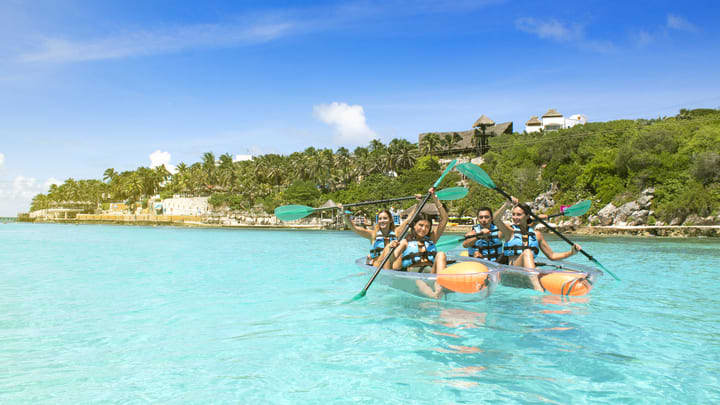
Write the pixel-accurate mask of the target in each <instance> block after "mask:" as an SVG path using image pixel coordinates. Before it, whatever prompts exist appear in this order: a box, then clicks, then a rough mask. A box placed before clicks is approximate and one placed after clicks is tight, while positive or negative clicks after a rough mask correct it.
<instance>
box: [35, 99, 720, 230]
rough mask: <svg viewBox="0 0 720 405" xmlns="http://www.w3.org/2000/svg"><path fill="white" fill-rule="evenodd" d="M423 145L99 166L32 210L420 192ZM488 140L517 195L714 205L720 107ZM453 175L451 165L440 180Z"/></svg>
mask: <svg viewBox="0 0 720 405" xmlns="http://www.w3.org/2000/svg"><path fill="white" fill-rule="evenodd" d="M431 143H432V144H423V145H420V146H419V147H418V145H416V144H413V143H411V142H408V141H407V140H403V139H394V140H392V141H391V142H390V143H389V144H388V145H385V144H383V143H382V142H380V141H377V140H374V141H372V142H371V143H370V145H368V146H367V147H358V148H356V149H355V150H354V151H352V152H350V151H349V150H347V149H345V148H339V149H338V150H336V151H332V150H330V149H315V148H313V147H310V148H307V149H306V150H305V151H303V152H295V153H292V154H290V155H287V156H283V155H276V154H268V155H262V156H257V157H254V158H253V159H252V160H248V161H239V162H233V160H232V156H231V155H229V154H224V155H221V156H220V157H219V158H218V159H216V157H215V155H213V154H212V153H210V152H208V153H205V154H204V155H203V157H202V161H200V162H197V163H193V164H191V165H187V164H185V163H180V164H179V165H178V166H177V169H178V172H177V173H175V174H170V173H169V172H167V170H165V168H163V167H158V168H155V169H151V168H146V167H140V168H138V169H136V170H133V171H126V172H121V173H117V172H115V170H114V169H107V170H106V171H105V173H104V175H103V181H99V180H80V181H76V180H74V179H68V180H66V182H65V183H64V184H63V185H61V186H53V187H52V188H51V189H50V191H49V192H48V194H40V195H38V196H36V197H35V198H34V200H33V203H32V207H31V210H37V209H42V208H48V207H54V206H64V205H68V204H77V203H79V202H80V203H87V204H96V205H99V204H100V203H103V202H126V203H128V204H129V205H130V206H134V205H136V204H144V203H145V201H147V200H148V198H149V197H151V196H153V195H157V194H160V195H161V196H162V197H169V196H172V195H177V194H180V195H188V196H211V199H210V201H211V203H213V204H214V205H216V206H228V207H230V208H232V209H236V210H250V209H253V208H255V209H259V208H262V209H264V210H265V211H266V212H271V211H272V210H273V209H274V208H275V207H277V206H279V205H283V204H291V203H293V204H304V205H311V206H318V205H320V204H322V203H323V202H324V201H326V200H327V199H333V200H335V201H338V202H344V203H349V202H355V201H363V200H376V199H383V198H392V197H399V196H406V195H411V194H414V193H420V192H424V191H425V190H426V189H427V188H428V186H429V185H430V184H431V183H432V182H433V180H434V179H435V178H437V176H438V175H439V173H440V169H441V168H440V165H439V163H438V159H437V158H436V157H433V155H435V154H437V153H438V152H440V151H441V150H440V149H439V148H449V147H450V146H451V145H449V144H443V143H437V142H431ZM490 147H491V149H490V152H488V153H487V154H485V155H484V156H483V158H484V160H485V163H483V165H482V166H483V168H484V169H485V170H486V171H487V172H488V174H489V175H490V176H491V177H492V178H493V179H494V181H495V182H496V183H497V184H498V185H501V186H502V188H504V189H505V190H507V191H508V192H510V193H512V194H514V195H517V196H518V197H520V198H521V199H522V200H525V201H528V200H532V199H533V198H535V196H537V195H538V194H540V193H542V192H545V191H547V190H548V189H549V188H550V187H551V185H552V184H553V183H554V184H555V185H556V186H557V188H558V193H557V194H556V195H555V200H556V202H558V203H561V204H572V203H574V202H577V201H578V200H580V199H586V198H588V199H591V200H592V201H593V203H594V204H593V211H591V212H595V211H597V210H598V209H600V208H602V207H603V206H604V205H606V204H607V203H609V202H615V203H616V204H620V203H622V202H625V201H629V200H631V199H634V198H636V197H637V196H638V195H639V193H640V192H641V191H642V190H644V189H647V188H650V187H652V188H654V189H655V200H654V203H653V204H654V206H653V209H654V212H655V217H656V218H657V219H662V220H664V221H669V220H670V219H671V218H681V219H683V218H685V217H686V216H688V215H690V214H696V215H700V216H707V215H710V214H714V213H715V212H716V211H717V210H718V208H720V110H714V109H699V110H690V111H688V110H681V111H680V113H679V114H678V115H677V116H674V117H667V118H659V119H653V120H644V119H639V120H634V121H633V120H619V121H610V122H601V123H588V124H586V125H582V126H576V127H573V128H570V129H566V130H560V131H556V132H548V133H535V134H512V135H502V136H499V137H496V138H492V139H491V141H490ZM464 157H465V158H473V157H475V156H464ZM459 180H460V175H459V174H457V173H453V175H451V176H448V177H447V178H446V179H445V181H444V183H443V185H442V186H441V187H447V186H450V185H454V183H455V182H458V181H459ZM470 187H471V193H470V194H469V195H468V197H466V198H465V199H463V200H459V201H455V202H451V203H449V208H450V209H451V210H452V211H454V212H455V213H456V214H459V215H463V214H470V213H472V211H473V210H474V209H475V208H477V207H478V206H480V205H490V206H497V205H499V204H500V203H501V202H502V201H501V199H500V197H499V196H498V195H497V194H496V193H494V192H492V191H490V190H487V189H484V188H482V187H480V186H478V185H471V186H470ZM407 204H410V203H407ZM365 209H366V210H367V212H370V211H372V210H374V209H375V208H373V207H367V208H365Z"/></svg>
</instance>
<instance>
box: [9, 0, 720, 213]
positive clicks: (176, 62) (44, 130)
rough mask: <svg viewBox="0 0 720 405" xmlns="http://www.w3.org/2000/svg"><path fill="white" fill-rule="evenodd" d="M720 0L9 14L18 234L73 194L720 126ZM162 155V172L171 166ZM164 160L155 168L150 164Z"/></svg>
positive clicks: (232, 5)
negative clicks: (302, 162) (711, 123)
mask: <svg viewBox="0 0 720 405" xmlns="http://www.w3.org/2000/svg"><path fill="white" fill-rule="evenodd" d="M718 9H719V8H718V7H716V6H715V5H714V4H713V2H710V1H696V2H683V3H679V2H670V1H640V2H628V1H623V2H616V1H586V2H535V1H500V0H498V1H492V0H484V1H471V0H458V1H443V0H434V1H430V0H420V1H401V0H385V1H370V0H366V1H348V2H335V1H316V2H310V1H307V2H292V1H262V2H250V1H212V0H207V1H203V2H182V1H152V0H132V1H131V0H124V1H115V2H110V1H91V0H87V1H73V0H64V1H49V0H33V1H20V0H5V1H3V2H2V3H0V216H3V215H15V214H16V213H17V212H22V211H26V210H27V207H28V206H29V201H30V199H31V198H32V196H33V195H35V194H37V193H39V192H45V191H46V190H47V185H48V184H49V183H51V182H55V181H59V182H62V181H64V180H65V179H66V178H68V177H73V178H76V179H81V178H101V177H102V172H103V171H104V170H105V169H106V168H109V167H112V168H115V169H116V170H118V171H121V170H129V169H135V168H137V167H138V166H141V165H143V166H149V165H151V164H159V163H168V164H170V165H176V164H177V163H179V162H186V163H192V162H196V161H198V160H200V158H201V155H202V153H203V152H206V151H212V152H214V153H216V154H218V155H219V154H222V153H226V152H228V153H231V154H233V155H247V154H263V153H291V152H293V151H299V150H303V149H305V148H306V147H308V146H315V147H330V148H333V149H335V148H337V147H339V146H346V147H348V148H351V149H352V148H353V147H355V146H357V145H364V144H366V143H367V140H369V139H371V138H373V137H376V138H379V139H380V140H382V141H384V142H387V141H389V140H390V139H392V138H395V137H399V138H407V139H409V140H411V141H414V142H415V141H417V135H418V133H420V132H427V131H435V130H465V129H468V128H469V127H470V125H471V124H472V123H473V122H474V121H475V120H476V119H477V118H478V117H479V116H480V115H481V114H486V115H488V116H489V117H491V118H492V119H493V120H495V121H496V122H503V121H509V120H511V121H513V122H514V125H515V129H516V130H522V129H523V124H524V122H525V121H527V119H529V118H530V116H531V115H539V114H542V113H544V112H545V111H547V109H548V108H556V109H558V110H559V111H560V112H562V113H564V114H566V115H570V114H574V113H582V114H585V115H586V116H587V117H588V118H589V120H590V121H606V120H611V119H619V118H638V117H657V116H659V115H673V114H675V113H677V111H678V110H679V109H680V108H696V107H713V108H716V107H720V80H719V79H718V77H720V74H719V73H720V68H719V66H720V64H719V63H718V62H720V60H719V59H720V58H719V57H718V54H720V47H719V46H718V45H719V42H718V39H719V31H720V29H719V28H718V24H717V21H719V20H720V12H718V11H717V10H718ZM153 153H155V154H154V155H153ZM151 155H152V156H153V158H152V160H151Z"/></svg>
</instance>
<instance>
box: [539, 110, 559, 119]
mask: <svg viewBox="0 0 720 405" xmlns="http://www.w3.org/2000/svg"><path fill="white" fill-rule="evenodd" d="M562 116H563V115H562V114H560V113H559V112H557V110H556V109H554V108H551V109H549V110H548V111H547V112H546V113H545V114H543V116H542V117H543V118H553V117H562Z"/></svg>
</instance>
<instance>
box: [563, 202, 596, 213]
mask: <svg viewBox="0 0 720 405" xmlns="http://www.w3.org/2000/svg"><path fill="white" fill-rule="evenodd" d="M591 204H592V203H591V202H590V200H585V201H581V202H579V203H577V204H575V205H573V206H571V207H568V208H565V211H563V215H564V216H566V217H579V216H580V215H585V213H586V212H588V210H589V209H590V205H591Z"/></svg>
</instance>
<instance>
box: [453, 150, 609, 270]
mask: <svg viewBox="0 0 720 405" xmlns="http://www.w3.org/2000/svg"><path fill="white" fill-rule="evenodd" d="M457 169H458V171H459V172H460V173H462V174H464V175H465V176H467V177H468V178H470V179H472V180H473V181H475V182H477V183H479V184H481V185H483V186H485V187H487V188H490V189H493V190H495V191H497V192H498V193H500V194H502V195H503V197H505V198H507V199H508V200H509V199H510V195H509V194H508V193H506V192H505V191H503V190H502V189H500V188H498V187H497V186H496V185H495V183H493V181H492V179H491V178H490V176H488V174H487V173H485V170H483V169H482V168H481V167H480V166H477V165H475V164H472V163H463V164H461V165H458V167H457ZM520 207H521V208H522V209H523V210H524V211H525V212H527V214H528V215H530V216H531V217H533V219H535V220H537V221H538V222H540V223H541V224H543V225H545V227H546V228H547V229H549V230H550V231H552V232H553V233H555V234H556V235H557V236H559V237H560V239H562V240H564V241H565V242H567V243H568V244H569V245H570V246H573V245H575V243H573V242H572V241H571V240H570V239H568V238H566V237H565V235H563V234H561V233H560V232H559V231H558V230H557V229H555V228H553V227H551V226H550V225H548V224H547V222H545V221H543V220H542V219H540V218H538V216H537V215H535V214H534V213H533V212H532V210H531V209H530V207H528V206H526V205H525V204H520ZM580 253H582V254H583V255H585V257H587V258H588V259H589V260H590V261H592V262H593V263H595V264H596V265H598V267H600V268H601V269H602V270H603V271H606V272H607V273H608V274H610V275H611V276H613V278H615V280H618V281H620V279H619V278H618V277H617V276H616V275H615V274H613V272H611V271H610V270H608V269H606V268H605V266H603V265H602V264H601V263H600V262H599V261H597V259H595V258H594V257H592V256H591V255H590V254H588V253H587V252H585V251H584V250H580Z"/></svg>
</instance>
